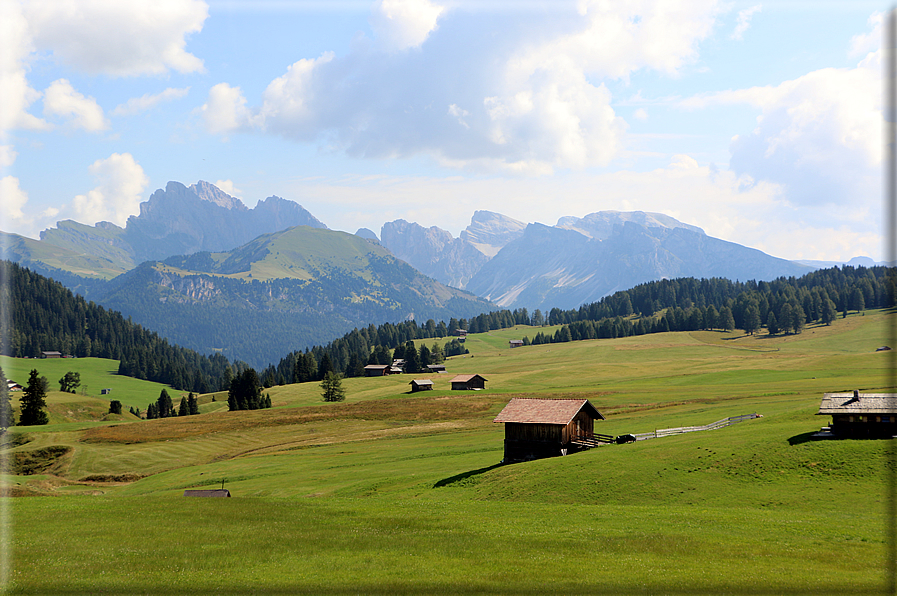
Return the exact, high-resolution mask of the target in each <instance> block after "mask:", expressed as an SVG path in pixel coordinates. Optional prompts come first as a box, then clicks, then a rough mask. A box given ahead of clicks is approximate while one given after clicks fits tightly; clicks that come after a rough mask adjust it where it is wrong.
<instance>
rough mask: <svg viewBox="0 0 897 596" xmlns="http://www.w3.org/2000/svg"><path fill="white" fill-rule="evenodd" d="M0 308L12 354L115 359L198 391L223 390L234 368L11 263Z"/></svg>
mask: <svg viewBox="0 0 897 596" xmlns="http://www.w3.org/2000/svg"><path fill="white" fill-rule="evenodd" d="M0 309H2V310H0V321H2V324H3V326H4V328H3V329H2V333H0V336H2V338H3V343H2V346H0V351H2V353H3V354H6V355H9V356H16V357H38V356H40V354H41V352H43V351H57V352H61V353H63V354H65V355H71V356H76V357H88V356H94V357H97V358H110V359H113V360H119V361H120V365H119V374H123V375H126V376H129V377H135V378H138V379H146V380H149V381H156V382H159V383H165V384H168V385H171V386H173V387H176V388H178V389H183V390H190V391H195V392H197V393H208V392H210V391H217V390H218V389H220V388H221V386H222V383H223V382H224V379H225V371H226V369H227V368H228V366H229V363H228V361H227V359H226V358H225V357H224V356H221V355H212V356H208V357H207V356H203V355H201V354H198V353H196V352H194V351H193V350H188V349H185V348H181V347H179V346H175V345H171V344H170V343H168V340H166V339H165V338H163V337H160V336H159V335H158V334H157V333H154V332H152V331H149V330H148V329H144V328H143V327H141V326H140V325H136V324H134V323H132V322H131V321H130V320H129V319H125V318H124V317H123V316H122V315H121V314H119V313H118V312H115V311H111V310H107V309H105V308H103V307H102V306H99V305H97V304H94V303H93V302H88V301H87V300H85V299H84V298H82V297H80V296H75V295H74V294H72V292H71V291H70V290H68V289H66V288H65V287H63V285H62V284H60V283H59V282H56V281H53V280H51V279H48V278H46V277H43V276H41V275H38V274H37V273H34V272H32V271H30V270H28V269H26V268H22V267H19V266H18V265H16V264H14V263H9V262H7V261H0Z"/></svg>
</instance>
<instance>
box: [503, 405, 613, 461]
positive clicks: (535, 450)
mask: <svg viewBox="0 0 897 596" xmlns="http://www.w3.org/2000/svg"><path fill="white" fill-rule="evenodd" d="M595 420H604V416H602V415H601V412H599V411H598V410H596V409H595V406H593V405H592V404H591V402H590V401H589V400H587V399H527V398H520V397H515V398H514V399H512V400H511V401H510V402H508V405H506V406H505V407H504V409H503V410H502V411H501V412H499V414H498V416H496V417H495V420H493V422H501V423H504V425H505V458H504V461H505V463H508V462H513V461H525V460H530V459H540V458H543V457H556V456H558V455H567V454H568V453H571V452H575V451H579V450H581V449H588V448H589V447H592V446H594V441H593V439H594V437H595V433H594V428H595Z"/></svg>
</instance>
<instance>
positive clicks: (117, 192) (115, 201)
mask: <svg viewBox="0 0 897 596" xmlns="http://www.w3.org/2000/svg"><path fill="white" fill-rule="evenodd" d="M88 171H89V172H90V173H91V175H93V177H94V178H95V180H96V182H97V186H96V187H95V188H93V189H92V190H90V191H88V192H87V193H86V194H83V195H78V196H76V197H75V198H74V199H72V204H71V209H72V211H73V212H74V214H75V216H76V218H77V220H78V221H89V222H96V221H111V222H112V223H114V224H116V225H119V226H124V225H125V223H127V221H128V217H129V216H131V215H136V214H137V213H139V212H140V202H141V201H142V200H143V199H144V197H143V191H144V190H146V186H147V184H149V180H148V179H147V177H146V175H145V174H144V172H143V168H141V167H140V164H138V163H137V162H136V161H135V160H134V157H133V156H132V155H131V154H130V153H124V154H119V153H113V154H112V155H110V156H109V157H107V158H106V159H98V160H97V161H95V162H94V163H93V164H91V166H90V168H88Z"/></svg>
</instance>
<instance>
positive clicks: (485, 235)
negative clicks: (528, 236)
mask: <svg viewBox="0 0 897 596" xmlns="http://www.w3.org/2000/svg"><path fill="white" fill-rule="evenodd" d="M524 229H526V224H525V223H523V222H521V221H517V220H516V219H514V218H512V217H508V216H507V215H502V214H501V213H495V212H493V211H474V213H473V217H471V218H470V225H469V226H467V228H466V229H464V230H462V231H461V234H460V235H459V238H461V240H464V241H465V242H468V243H470V244H472V245H473V246H474V247H475V248H476V249H477V250H479V251H480V252H481V253H483V254H484V255H486V256H487V257H489V258H492V257H494V256H495V255H496V254H498V251H500V250H501V249H502V248H503V247H504V246H505V245H507V244H508V243H509V242H512V241H513V240H516V239H517V238H519V237H520V236H522V235H523V230H524Z"/></svg>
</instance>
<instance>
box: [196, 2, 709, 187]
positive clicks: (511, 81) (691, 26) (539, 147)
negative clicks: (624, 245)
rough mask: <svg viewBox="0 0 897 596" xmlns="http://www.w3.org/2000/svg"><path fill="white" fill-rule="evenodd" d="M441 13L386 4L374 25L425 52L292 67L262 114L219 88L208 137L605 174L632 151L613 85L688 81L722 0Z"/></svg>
mask: <svg viewBox="0 0 897 596" xmlns="http://www.w3.org/2000/svg"><path fill="white" fill-rule="evenodd" d="M411 7H417V8H416V9H414V10H412V9H411ZM400 8H401V9H402V10H405V12H401V11H400V10H399V9H400ZM438 9H439V7H438V6H436V5H435V4H428V3H398V2H396V3H392V2H387V1H386V0H384V1H383V2H380V3H378V4H377V5H376V6H375V11H374V12H375V15H380V16H383V15H385V14H390V15H392V16H393V21H396V22H399V21H401V20H402V19H405V20H406V21H407V22H409V23H416V25H414V27H411V25H409V27H411V29H413V30H414V31H417V32H418V33H417V35H416V37H414V36H406V37H401V36H399V37H397V39H404V40H405V41H403V42H402V43H399V44H398V46H396V47H403V48H406V49H407V48H408V47H418V48H419V50H418V51H414V52H391V53H389V52H388V53H384V52H380V51H377V49H378V48H377V46H376V44H371V43H369V42H368V41H367V40H365V39H364V38H359V39H358V40H356V43H355V44H354V45H353V47H352V50H351V51H350V52H349V53H348V54H347V55H345V56H340V57H339V58H337V57H335V56H334V54H332V53H325V54H323V55H321V56H320V57H318V58H315V59H303V60H299V61H297V62H296V63H294V64H293V65H291V66H290V67H289V69H288V71H287V72H286V73H285V74H284V75H283V76H281V77H278V78H277V79H275V80H274V81H272V82H271V83H270V84H269V85H268V87H267V89H266V90H265V91H264V94H263V100H262V104H261V106H259V107H257V108H256V107H249V106H248V105H247V102H246V100H245V97H244V95H243V94H242V92H240V91H239V89H238V88H232V87H230V86H229V85H227V84H225V83H222V84H221V85H219V86H216V87H215V88H213V92H211V93H210V94H209V99H208V101H207V102H206V104H205V105H204V106H203V108H202V110H203V111H204V112H205V113H204V116H203V117H204V118H205V119H206V127H207V129H208V130H209V131H211V132H214V133H219V134H226V133H229V132H232V131H245V130H249V129H255V130H261V131H265V132H267V133H270V134H277V135H281V136H284V137H287V138H290V139H293V140H296V141H301V142H317V143H320V144H321V146H322V147H323V148H324V149H325V150H327V151H345V152H346V153H347V154H349V155H350V156H358V157H374V158H398V157H411V156H415V155H420V154H427V155H430V156H431V157H433V158H434V159H435V160H436V161H437V162H438V163H440V164H442V165H446V166H450V167H458V168H471V169H474V170H479V171H496V170H499V171H502V170H503V171H507V172H515V173H521V174H544V173H549V172H551V171H553V170H555V169H557V168H582V167H590V166H596V165H597V166H600V165H606V164H608V163H609V162H610V160H612V159H613V158H614V157H616V156H618V155H619V154H620V152H621V151H622V146H623V144H622V139H623V137H624V135H625V133H626V129H627V125H626V122H625V121H624V120H623V118H621V117H620V116H618V115H617V114H616V113H615V111H614V109H613V108H612V107H611V99H612V98H611V93H610V91H609V90H608V88H607V86H606V85H605V84H604V83H603V82H602V79H608V78H611V79H623V80H625V79H627V78H628V77H629V76H630V75H631V74H632V73H633V72H635V71H637V70H641V69H649V70H655V71H658V72H660V73H661V74H662V75H664V76H677V75H678V73H679V72H680V71H681V70H682V69H683V68H685V67H686V66H687V65H689V64H691V63H693V62H694V61H695V60H696V58H697V49H698V44H699V43H700V41H701V40H703V39H704V38H706V37H707V36H708V35H709V34H710V32H711V30H712V27H713V24H714V22H715V19H716V16H717V13H718V12H719V11H720V9H719V7H718V6H717V2H716V0H696V1H695V2H688V3H682V4H673V3H670V2H665V1H661V0H637V1H634V2H629V3H625V5H619V4H611V3H606V2H583V3H581V5H580V9H581V10H580V12H575V11H573V10H571V7H570V5H569V4H567V5H563V6H561V7H559V9H558V11H557V16H552V18H550V19H548V20H546V19H545V18H544V15H542V14H538V15H536V14H533V13H532V12H530V11H510V12H504V11H502V12H495V13H491V12H488V11H487V12H486V13H477V14H476V15H475V17H474V16H472V15H471V14H469V13H465V12H464V11H454V12H451V13H450V15H451V16H450V17H449V16H446V15H445V14H443V13H441V12H438ZM415 11H416V12H415ZM400 14H401V15H404V16H401V18H400V16H398V15H400ZM414 15H416V16H414ZM427 15H428V16H427ZM425 17H426V18H425ZM378 18H379V17H378ZM437 22H438V24H439V27H438V28H435V26H436V23H437ZM393 25H395V23H393ZM396 26H397V25H396ZM375 29H376V27H375ZM378 31H380V30H378ZM378 35H380V33H378ZM423 39H427V40H428V41H427V43H422V40H423ZM415 40H417V41H415ZM415 43H418V44H421V45H419V46H415V45H414V44H415ZM440 106H448V114H447V115H448V117H446V113H445V112H444V111H442V110H445V109H446V108H445V107H440ZM440 111H442V113H441V114H440V113H439V112H440ZM459 124H460V126H459Z"/></svg>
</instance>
